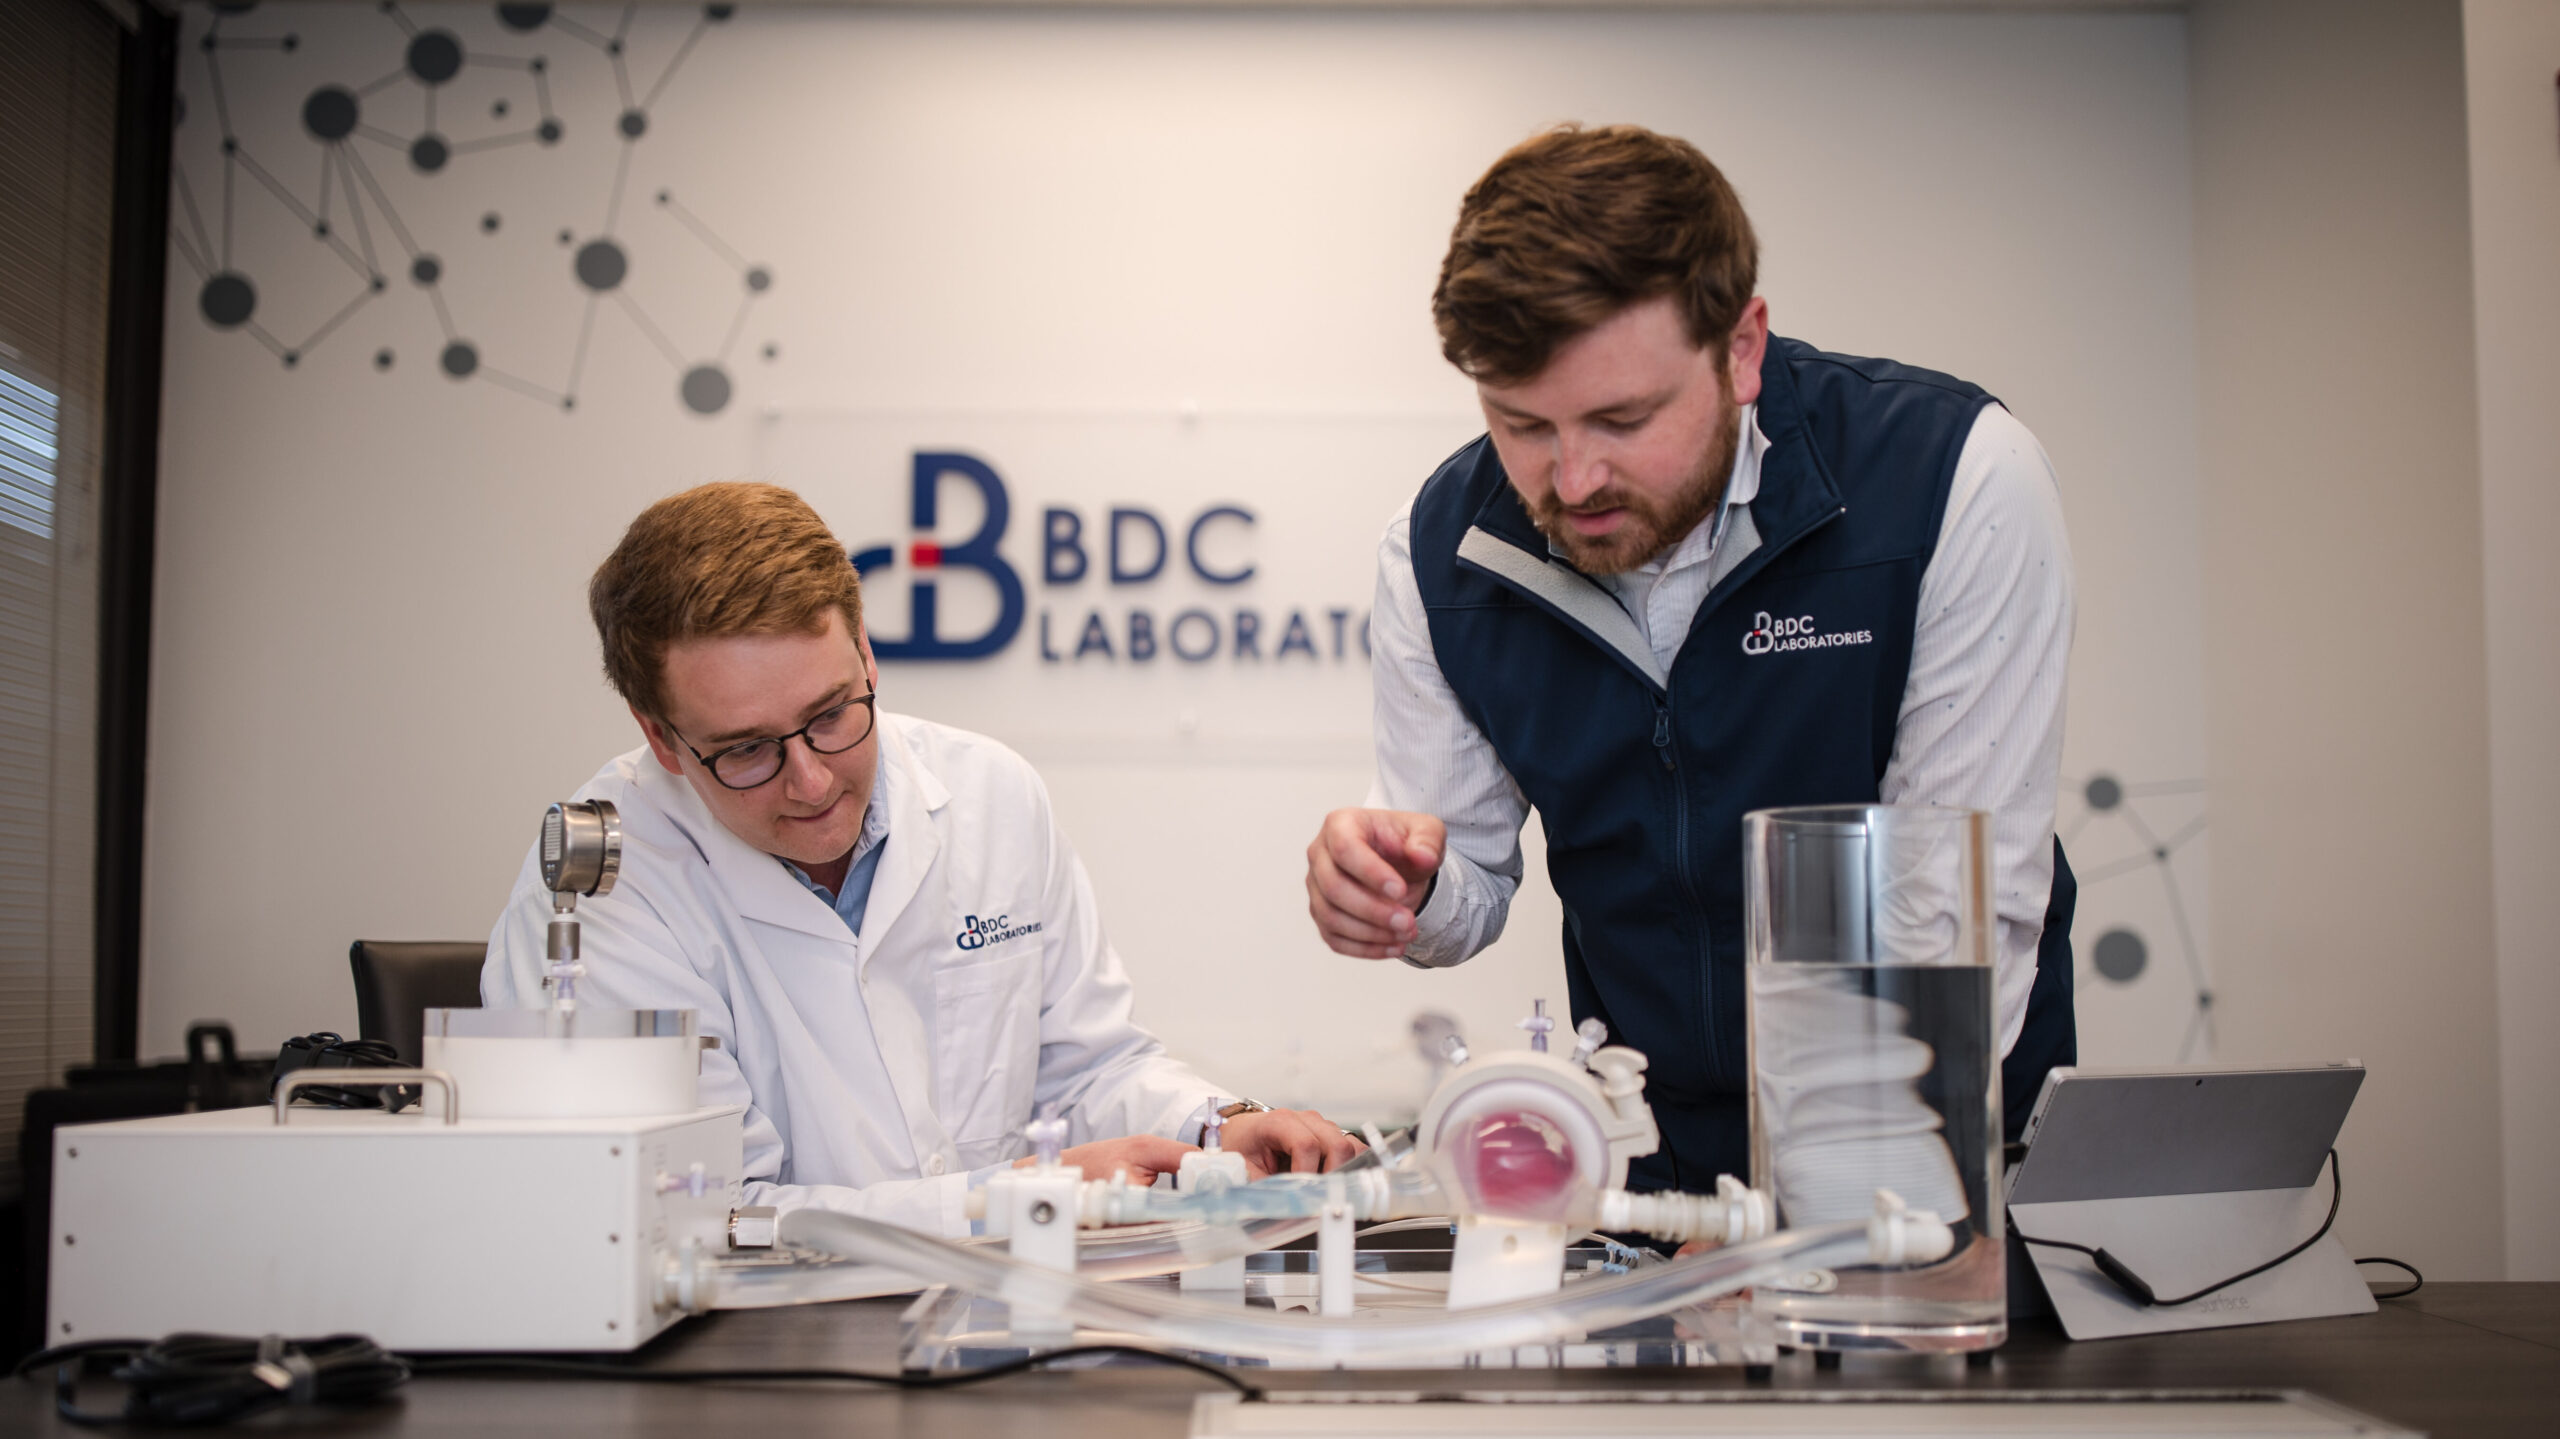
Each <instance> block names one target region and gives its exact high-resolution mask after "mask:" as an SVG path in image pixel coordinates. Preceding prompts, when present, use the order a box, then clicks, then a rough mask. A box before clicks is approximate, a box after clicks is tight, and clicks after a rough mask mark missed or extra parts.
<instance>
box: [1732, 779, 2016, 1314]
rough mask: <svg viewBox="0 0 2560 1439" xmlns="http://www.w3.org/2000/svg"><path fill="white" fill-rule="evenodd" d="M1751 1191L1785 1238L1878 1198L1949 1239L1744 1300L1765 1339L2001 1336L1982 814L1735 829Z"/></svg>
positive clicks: (1808, 818)
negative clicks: (1921, 1259) (1936, 1251)
mask: <svg viewBox="0 0 2560 1439" xmlns="http://www.w3.org/2000/svg"><path fill="white" fill-rule="evenodd" d="M1743 888H1744V903H1745V906H1746V909H1745V923H1746V927H1747V933H1746V936H1745V972H1746V976H1747V979H1748V985H1747V989H1746V995H1747V998H1746V1000H1745V1005H1746V1012H1747V1014H1748V1018H1749V1028H1750V1045H1751V1183H1752V1185H1753V1186H1754V1187H1755V1188H1758V1189H1761V1190H1763V1191H1764V1192H1766V1193H1768V1194H1769V1195H1770V1196H1771V1197H1772V1199H1773V1201H1774V1202H1775V1204H1776V1207H1777V1219H1778V1222H1779V1224H1780V1225H1782V1226H1784V1227H1787V1228H1801V1227H1806V1226H1811V1225H1818V1224H1831V1223H1838V1222H1841V1221H1844V1220H1850V1219H1856V1218H1859V1217H1861V1216H1863V1215H1865V1214H1867V1213H1870V1212H1872V1210H1873V1209H1874V1206H1875V1193H1876V1190H1877V1189H1879V1188H1884V1189H1891V1190H1893V1191H1894V1192H1895V1193H1897V1194H1899V1195H1901V1196H1902V1198H1903V1199H1904V1201H1905V1202H1907V1203H1908V1204H1910V1205H1911V1207H1912V1208H1914V1209H1925V1210H1930V1211H1932V1212H1934V1213H1936V1214H1937V1216H1938V1217H1939V1218H1940V1219H1943V1220H1945V1221H1947V1222H1948V1223H1949V1225H1950V1226H1951V1227H1953V1229H1954V1231H1955V1235H1956V1248H1955V1251H1954V1253H1953V1254H1951V1255H1950V1256H1949V1257H1948V1258H1946V1259H1944V1260H1941V1261H1938V1262H1936V1263H1933V1264H1925V1265H1911V1266H1905V1267H1881V1266H1873V1265H1855V1266H1843V1267H1838V1268H1832V1269H1818V1270H1811V1271H1808V1272H1806V1273H1803V1274H1799V1275H1793V1276H1790V1277H1789V1278H1788V1279H1787V1280H1785V1281H1783V1282H1781V1283H1779V1284H1774V1285H1773V1284H1763V1285H1761V1286H1759V1287H1758V1288H1756V1289H1755V1290H1754V1292H1753V1298H1752V1304H1753V1307H1754V1309H1755V1310H1756V1311H1757V1312H1758V1313H1759V1314H1760V1315H1761V1316H1762V1317H1764V1318H1766V1319H1767V1320H1769V1321H1770V1322H1771V1323H1772V1324H1773V1325H1774V1326H1775V1328H1776V1329H1777V1338H1778V1342H1779V1343H1781V1344H1792V1345H1798V1346H1802V1347H1806V1348H1814V1349H1888V1350H1916V1351H1951V1350H1969V1349H1985V1348H1990V1347H1992V1346H1995V1345H1998V1344H1999V1343H2001V1342H2002V1341H2003V1340H2005V1339H2006V1338H2007V1337H2008V1332H2009V1320H2008V1289H2007V1275H2006V1271H2005V1268H2004V1265H2003V1258H2002V1235H2001V1209H2000V1168H1999V1166H2000V1140H2001V1129H2000V1053H1999V1034H1998V1033H1997V1031H1996V1030H1995V1029H1994V1028H1993V1004H1992V990H1993V984H1992V981H1993V975H1994V973H1995V971H1994V968H1993V956H1994V953H1995V951H1996V948H1997V944H1998V926H1997V924H1996V922H1995V918H1994V912H1993V910H1992V907H1991V820H1990V816H1988V815H1986V814H1983V813H1981V812H1979V811H1975V810H1961V809H1939V808H1927V807H1919V806H1900V805H1863V806H1836V807H1821V808H1806V809H1776V810H1760V811H1757V812H1754V813H1752V814H1750V815H1747V816H1745V817H1744V819H1743Z"/></svg>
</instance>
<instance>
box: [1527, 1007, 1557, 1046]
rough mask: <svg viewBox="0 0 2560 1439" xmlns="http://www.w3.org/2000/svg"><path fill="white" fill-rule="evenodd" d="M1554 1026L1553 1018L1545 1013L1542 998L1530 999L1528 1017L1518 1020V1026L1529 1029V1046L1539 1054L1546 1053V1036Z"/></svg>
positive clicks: (1552, 1031)
mask: <svg viewBox="0 0 2560 1439" xmlns="http://www.w3.org/2000/svg"><path fill="white" fill-rule="evenodd" d="M1555 1027H1556V1022H1555V1019H1554V1018H1553V1017H1552V1016H1550V1015H1549V1014H1548V1013H1547V1002H1546V1001H1545V1000H1543V999H1533V1000H1530V1001H1529V1017H1528V1018H1527V1019H1524V1020H1521V1021H1520V1028H1522V1029H1525V1030H1527V1031H1529V1047H1530V1048H1531V1049H1533V1050H1535V1051H1537V1052H1538V1053H1540V1054H1544V1053H1546V1052H1547V1036H1548V1035H1550V1034H1552V1033H1554V1032H1555Z"/></svg>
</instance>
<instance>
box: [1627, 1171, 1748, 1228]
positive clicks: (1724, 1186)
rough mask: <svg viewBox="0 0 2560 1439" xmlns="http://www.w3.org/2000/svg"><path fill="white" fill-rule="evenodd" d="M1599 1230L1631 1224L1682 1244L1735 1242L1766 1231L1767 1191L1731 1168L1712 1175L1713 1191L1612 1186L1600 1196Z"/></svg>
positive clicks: (1628, 1226) (1630, 1226)
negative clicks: (1639, 1191)
mask: <svg viewBox="0 0 2560 1439" xmlns="http://www.w3.org/2000/svg"><path fill="white" fill-rule="evenodd" d="M1599 1227H1600V1228H1602V1229H1604V1230H1610V1231H1613V1232H1614V1231H1619V1230H1632V1231H1634V1232H1636V1233H1638V1234H1650V1235H1652V1236H1653V1237H1654V1238H1656V1239H1667V1240H1670V1241H1671V1242H1673V1243H1675V1244H1685V1243H1687V1242H1689V1241H1690V1240H1693V1239H1702V1240H1705V1241H1706V1242H1708V1243H1710V1244H1740V1243H1742V1242H1744V1241H1745V1240H1751V1239H1758V1238H1760V1237H1761V1236H1762V1235H1765V1234H1767V1233H1768V1232H1769V1231H1770V1229H1771V1228H1772V1227H1773V1226H1772V1221H1771V1211H1770V1207H1769V1196H1768V1195H1766V1194H1763V1193H1761V1192H1760V1191H1759V1190H1756V1189H1753V1188H1751V1187H1750V1186H1749V1185H1746V1184H1744V1183H1743V1182H1742V1181H1741V1180H1739V1179H1736V1178H1734V1177H1733V1176H1732V1175H1730V1174H1721V1175H1718V1176H1716V1192H1715V1193H1713V1194H1674V1193H1670V1192H1667V1191H1666V1192H1663V1193H1656V1194H1630V1193H1628V1192H1627V1191H1625V1190H1623V1189H1611V1190H1607V1191H1605V1192H1603V1193H1602V1194H1601V1196H1600V1224H1599Z"/></svg>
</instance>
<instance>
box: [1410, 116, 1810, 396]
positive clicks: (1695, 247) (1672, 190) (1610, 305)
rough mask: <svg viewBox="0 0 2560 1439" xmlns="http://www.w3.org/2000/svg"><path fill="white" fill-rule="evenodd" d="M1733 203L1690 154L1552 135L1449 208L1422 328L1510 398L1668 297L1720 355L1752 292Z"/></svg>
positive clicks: (1502, 163)
mask: <svg viewBox="0 0 2560 1439" xmlns="http://www.w3.org/2000/svg"><path fill="white" fill-rule="evenodd" d="M1759 270H1760V243H1759V241H1758V240H1757V239H1756V238H1754V237H1753V235H1752V233H1751V219H1750V217H1749V216H1747V215H1745V214H1744V213H1743V212H1742V201H1741V200H1740V199H1738V198H1737V197H1736V196H1735V195H1734V193H1733V187H1732V186H1731V185H1729V184H1727V183H1725V178H1724V174H1723V172H1722V171H1719V170H1718V169H1716V167H1715V166H1714V165H1713V164H1712V163H1710V162H1709V161H1708V159H1707V157H1706V156H1705V155H1702V154H1700V153H1699V152H1698V147H1697V146H1695V145H1692V144H1690V143H1689V142H1688V141H1686V140H1679V139H1674V138H1673V137H1671V136H1669V135H1657V134H1655V133H1654V132H1653V131H1651V130H1647V129H1644V128H1642V127H1641V126H1636V125H1607V126H1603V127H1601V128H1599V129H1596V130H1585V129H1583V128H1581V127H1580V126H1577V125H1562V126H1558V127H1557V128H1555V129H1553V130H1549V131H1547V132H1546V133H1544V134H1542V135H1536V136H1533V137H1531V138H1530V139H1527V140H1524V141H1522V142H1521V143H1520V144H1518V145H1516V146H1514V147H1513V148H1512V150H1511V152H1510V153H1509V154H1507V155H1504V156H1503V157H1502V158H1501V159H1499V160H1496V161H1494V162H1493V168H1492V169H1490V170H1487V171H1485V173H1484V178H1483V179H1481V180H1478V181H1476V183H1475V186H1474V188H1472V189H1470V190H1468V191H1467V198H1466V200H1465V201H1464V202H1463V203H1461V204H1460V205H1459V207H1458V227H1457V229H1456V230H1455V231H1453V232H1452V233H1451V234H1450V236H1449V253H1448V256H1447V258H1445V259H1443V260H1442V261H1441V263H1440V285H1439V288H1438V289H1436V290H1434V291H1433V292H1432V296H1431V314H1432V318H1433V319H1434V320H1435V321H1437V322H1438V324H1439V327H1440V352H1441V353H1442V354H1444V355H1446V356H1448V357H1449V363H1451V364H1453V365H1455V366H1457V367H1458V368H1459V369H1461V370H1463V371H1465V372H1466V373H1467V374H1468V375H1469V376H1471V377H1472V378H1475V379H1478V380H1485V381H1490V382H1492V383H1494V384H1498V385H1507V384H1517V383H1519V382H1520V381H1523V380H1526V379H1529V378H1530V377H1532V376H1534V375H1536V374H1537V373H1538V372H1539V371H1541V370H1543V369H1545V368H1546V367H1547V361H1548V360H1550V359H1552V358H1554V356H1555V352H1556V350H1557V348H1558V347H1560V346H1562V345H1563V344H1564V343H1565V342H1566V341H1568V340H1571V339H1573V338H1574V337H1575V336H1577V335H1580V334H1582V333H1583V332H1584V331H1586V330H1589V329H1591V328H1592V327H1593V326H1595V325H1597V324H1599V323H1600V322H1601V321H1603V320H1606V319H1608V318H1609V317H1610V316H1612V315H1614V314H1616V313H1618V312H1619V311H1620V310H1623V309H1625V308H1626V307H1627V306H1629V305H1632V304H1636V303H1638V302H1640V301H1644V300H1650V299H1654V298H1656V297H1657V296H1662V295H1670V296H1672V297H1674V298H1675V299H1676V300H1677V301H1678V302H1679V305H1680V311H1681V315H1682V317H1683V318H1684V319H1686V320H1687V322H1688V326H1689V339H1690V342H1691V343H1693V344H1696V345H1698V346H1701V347H1708V346H1712V347H1714V349H1715V350H1716V351H1717V352H1718V354H1722V353H1723V350H1724V347H1725V343H1726V337H1727V336H1729V335H1730V334H1731V333H1732V331H1733V327H1734V326H1735V325H1736V324H1737V323H1739V322H1740V321H1741V319H1742V310H1743V307H1744V306H1746V305H1748V304H1750V303H1751V293H1752V290H1753V288H1754V287H1755V286H1756V285H1757V284H1758V282H1759Z"/></svg>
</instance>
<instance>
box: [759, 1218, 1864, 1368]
mask: <svg viewBox="0 0 2560 1439" xmlns="http://www.w3.org/2000/svg"><path fill="white" fill-rule="evenodd" d="M782 1233H783V1238H784V1239H785V1240H787V1241H788V1242H790V1243H792V1244H795V1245H804V1246H807V1247H809V1248H813V1249H824V1250H827V1251H830V1252H832V1253H836V1254H841V1255H844V1256H846V1257H847V1258H851V1259H857V1260H861V1261H864V1262H866V1263H871V1264H879V1265H885V1266H888V1267H890V1268H893V1269H904V1270H906V1271H907V1272H909V1273H911V1274H913V1275H915V1276H916V1277H917V1278H918V1279H925V1280H931V1281H933V1282H935V1283H940V1284H949V1285H951V1286H953V1287H954V1288H957V1289H960V1290H963V1291H965V1292H968V1293H971V1294H977V1295H982V1296H985V1297H987V1298H991V1299H1000V1300H1003V1301H1004V1302H1006V1303H1007V1304H1010V1305H1013V1306H1015V1307H1016V1308H1028V1309H1031V1310H1033V1311H1037V1312H1042V1313H1056V1314H1063V1315H1065V1316H1066V1317H1067V1318H1069V1319H1072V1320H1073V1321H1075V1323H1076V1324H1078V1325H1080V1326H1082V1327H1085V1328H1089V1329H1103V1330H1111V1331H1115V1332H1118V1333H1122V1334H1134V1335H1137V1336H1138V1337H1140V1338H1143V1339H1148V1340H1152V1341H1154V1342H1156V1343H1158V1344H1162V1345H1165V1346H1166V1347H1168V1348H1173V1349H1181V1350H1187V1351H1192V1352H1198V1353H1208V1354H1226V1355H1234V1356H1237V1357H1240V1358H1258V1359H1268V1360H1271V1361H1274V1362H1289V1363H1308V1364H1318V1365H1323V1364H1337V1363H1341V1362H1344V1361H1347V1360H1350V1359H1353V1358H1355V1357H1356V1358H1357V1359H1359V1360H1360V1361H1361V1362H1362V1363H1364V1364H1376V1363H1386V1362H1400V1361H1418V1360H1433V1359H1452V1358H1456V1357H1459V1356H1462V1355H1466V1354H1471V1353H1475V1352H1477V1351H1480V1350H1503V1349H1517V1348H1525V1347H1534V1346H1538V1345H1546V1344H1555V1343H1561V1342H1565V1341H1567V1340H1570V1339H1572V1338H1575V1337H1577V1336H1580V1335H1584V1334H1588V1333H1591V1332H1593V1331H1595V1330H1602V1329H1611V1328H1615V1327H1617V1326H1618V1325H1621V1324H1630V1323H1633V1322H1635V1321H1636V1320H1639V1319H1646V1318H1650V1317H1652V1316H1654V1315H1657V1314H1667V1313H1670V1312H1671V1311H1673V1310H1678V1309H1686V1308H1689V1307H1691V1306H1693V1305H1699V1304H1704V1303H1707V1302H1708V1301H1710V1300H1713V1299H1717V1298H1721V1297H1722V1296H1724V1295H1727V1294H1731V1293H1733V1292H1735V1291H1737V1290H1741V1289H1748V1288H1750V1287H1751V1286H1753V1285H1755V1284H1762V1283H1767V1282H1769V1281H1772V1280H1776V1279H1780V1278H1784V1277H1786V1276H1788V1275H1792V1274H1798V1273H1801V1272H1803V1271H1804V1270H1807V1269H1817V1268H1829V1267H1834V1266H1838V1265H1846V1264H1862V1263H1865V1262H1867V1258H1868V1252H1867V1226H1866V1224H1864V1223H1863V1222H1858V1223H1844V1224H1825V1225H1820V1226H1817V1227H1814V1228H1810V1229H1798V1230H1790V1231H1787V1232H1784V1233H1780V1234H1773V1235H1770V1236H1769V1237H1768V1238H1766V1239H1755V1240H1753V1241H1751V1242H1750V1243H1747V1244H1736V1245H1731V1246H1728V1247H1726V1248H1723V1249H1711V1250H1708V1251H1706V1252H1705V1253H1702V1254H1696V1255H1692V1256H1690V1257H1689V1258H1686V1259H1675V1260H1672V1261H1671V1262H1670V1263H1668V1264H1663V1265H1659V1266H1656V1267H1654V1268H1650V1269H1642V1270H1638V1271H1636V1272H1635V1273H1632V1274H1626V1275H1621V1276H1617V1277H1614V1278H1608V1279H1591V1280H1585V1281H1582V1282H1581V1283H1578V1284H1571V1285H1567V1286H1565V1287H1564V1288H1563V1289H1560V1290H1558V1291H1557V1292H1556V1293H1553V1294H1543V1295H1538V1296H1536V1297H1534V1298H1529V1299H1515V1300H1512V1301H1511V1302H1509V1303H1506V1304H1490V1305H1486V1306H1484V1307H1483V1308H1480V1309H1463V1310H1454V1311H1451V1310H1413V1311H1386V1312H1375V1313H1368V1314H1361V1315H1356V1316H1349V1317H1344V1318H1339V1319H1327V1318H1323V1317H1320V1316H1315V1315H1305V1314H1282V1313H1279V1312H1277V1311H1265V1310H1258V1309H1250V1308H1240V1307H1237V1306H1235V1305H1232V1304H1207V1303H1202V1302H1200V1301H1197V1300H1189V1299H1183V1298H1181V1297H1179V1296H1178V1295H1174V1294H1167V1293H1164V1292H1162V1291H1160V1290H1156V1289H1150V1288H1134V1287H1126V1286H1121V1287H1115V1286H1112V1285H1109V1284H1105V1283H1102V1282H1099V1281H1096V1280H1093V1279H1088V1278H1085V1277H1084V1276H1083V1275H1081V1274H1062V1273H1060V1272H1058V1271H1057V1270H1054V1269H1044V1268H1041V1267H1039V1266H1037V1265H1032V1264H1024V1263H1021V1262H1020V1261H1017V1260H1015V1259H1013V1258H1012V1257H1011V1256H1009V1255H1004V1254H999V1253H995V1252H993V1251H992V1250H981V1249H967V1248H963V1247H961V1246H959V1245H955V1244H950V1243H947V1242H945V1241H943V1240H940V1239H935V1238H932V1237H930V1236H928V1235H922V1234H917V1233H914V1232H912V1231H909V1230H905V1229H900V1228H897V1227H896V1226H894V1225H888V1224H882V1223H879V1222H878V1221H876V1220H869V1219H859V1218H856V1217H854V1216H852V1215H848V1214H832V1213H829V1212H827V1211H825V1210H815V1209H804V1210H796V1211H794V1212H792V1213H790V1214H786V1215H784V1216H782Z"/></svg>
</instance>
